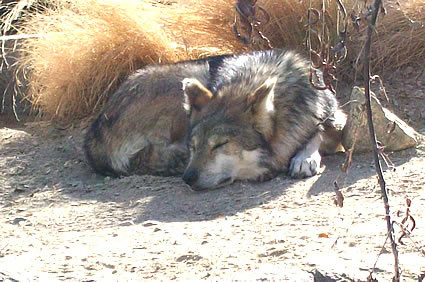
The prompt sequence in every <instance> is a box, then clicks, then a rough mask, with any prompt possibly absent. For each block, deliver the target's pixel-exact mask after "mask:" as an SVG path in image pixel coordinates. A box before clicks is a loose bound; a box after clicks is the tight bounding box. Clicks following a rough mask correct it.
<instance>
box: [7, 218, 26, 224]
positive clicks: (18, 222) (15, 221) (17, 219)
mask: <svg viewBox="0 0 425 282" xmlns="http://www.w3.org/2000/svg"><path fill="white" fill-rule="evenodd" d="M25 221H27V219H26V218H23V217H17V218H15V219H14V220H12V222H11V223H12V224H13V225H19V224H20V223H21V222H25Z"/></svg>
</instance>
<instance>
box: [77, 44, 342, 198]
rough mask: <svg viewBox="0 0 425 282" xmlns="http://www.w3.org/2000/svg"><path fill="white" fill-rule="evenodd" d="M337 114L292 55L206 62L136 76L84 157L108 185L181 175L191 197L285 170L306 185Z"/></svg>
mask: <svg viewBox="0 0 425 282" xmlns="http://www.w3.org/2000/svg"><path fill="white" fill-rule="evenodd" d="M182 85H183V88H184V92H183V90H182ZM335 113H338V109H337V102H336V100H335V98H334V96H333V95H332V93H330V92H329V91H320V90H316V89H314V88H313V87H312V86H311V84H310V82H309V67H308V64H307V63H306V62H305V60H304V59H302V58H301V57H299V56H298V55H296V54H294V53H292V52H286V51H283V50H270V51H262V52H254V53H248V54H242V55H230V56H219V57H211V58H207V59H204V60H197V61H188V62H181V63H177V64H172V65H162V66H149V67H146V68H144V69H142V70H139V71H138V72H137V73H136V74H134V75H132V76H131V77H130V78H129V79H128V80H127V81H126V82H124V83H123V85H122V86H121V87H120V89H119V90H118V91H117V92H116V93H115V94H114V95H113V96H112V97H111V99H110V101H108V103H107V106H106V107H105V109H104V111H103V112H102V113H101V114H100V115H99V117H98V118H97V119H96V120H95V122H94V123H93V125H92V126H91V128H90V129H89V131H88V133H87V136H86V139H85V146H84V148H85V151H86V155H87V158H88V160H89V163H90V164H91V165H92V167H93V168H94V169H95V170H96V171H97V172H99V173H102V174H106V175H113V176H119V175H129V174H133V173H136V174H156V175H174V174H181V173H183V171H184V170H185V168H186V166H187V168H186V170H185V173H184V175H183V179H184V180H185V181H186V183H188V184H189V185H191V186H192V188H193V189H195V190H203V189H208V188H215V187H218V186H222V185H225V184H228V183H231V182H233V181H235V180H256V181H264V180H266V179H270V178H272V177H274V176H275V175H276V174H277V173H279V172H282V171H288V169H289V172H290V174H291V175H292V176H293V177H305V176H310V175H314V174H316V173H317V172H318V171H319V169H320V155H319V153H318V149H319V147H320V145H321V144H323V143H327V146H328V147H331V148H330V150H333V149H334V147H335V146H336V145H337V144H338V142H334V141H332V142H322V141H323V140H325V141H328V140H327V135H333V139H335V137H338V134H339V132H340V131H341V129H342V128H338V126H337V125H338V122H340V124H341V125H343V123H344V122H345V120H344V116H343V115H342V116H341V117H342V118H341V119H339V120H337V119H336V118H335ZM187 114H188V115H187ZM328 132H329V133H331V134H327V133H328ZM336 139H338V138H336ZM188 143H189V144H190V148H191V149H190V152H191V153H190V159H189V161H188V156H189V150H188V146H187V144H188ZM328 150H329V149H328ZM291 159H292V162H291ZM188 162H189V164H188Z"/></svg>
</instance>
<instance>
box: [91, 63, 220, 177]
mask: <svg viewBox="0 0 425 282" xmlns="http://www.w3.org/2000/svg"><path fill="white" fill-rule="evenodd" d="M226 56H228V55H220V56H213V57H209V58H206V59H199V60H193V61H183V62H179V63H175V64H163V65H148V66H146V67H144V68H142V69H139V70H137V71H136V72H135V73H134V74H132V75H130V76H129V77H128V78H127V79H126V80H125V81H124V82H123V83H122V84H121V85H120V87H119V88H118V90H117V91H116V92H115V93H114V94H113V95H112V96H111V98H110V99H109V100H108V101H107V103H106V105H105V107H104V109H103V110H102V111H101V113H100V114H99V115H98V117H97V118H96V119H95V121H94V122H93V123H92V124H91V126H90V127H89V129H88V131H87V133H86V136H85V140H84V151H85V155H86V158H87V160H88V163H89V164H90V165H91V167H92V168H93V169H94V171H95V172H97V173H99V174H102V175H106V176H113V177H118V176H127V175H131V174H141V175H143V174H151V175H160V176H172V175H178V174H179V175H181V174H183V172H184V169H185V168H186V165H187V159H188V147H187V132H188V129H189V117H188V115H187V114H186V112H185V111H184V108H183V102H184V93H183V89H182V81H183V79H185V78H187V77H192V78H195V79H197V81H199V82H200V83H202V84H204V85H208V83H209V80H210V76H211V75H213V74H214V72H215V69H217V67H218V65H219V64H220V63H221V61H222V60H223V59H224V58H225V57H226Z"/></svg>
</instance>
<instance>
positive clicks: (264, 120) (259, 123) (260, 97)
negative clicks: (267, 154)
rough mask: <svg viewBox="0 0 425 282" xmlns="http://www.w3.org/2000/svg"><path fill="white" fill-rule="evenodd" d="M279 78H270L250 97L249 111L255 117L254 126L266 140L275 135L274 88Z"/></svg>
mask: <svg viewBox="0 0 425 282" xmlns="http://www.w3.org/2000/svg"><path fill="white" fill-rule="evenodd" d="M276 81H277V78H276V77H274V78H269V79H267V80H266V82H264V83H263V84H262V85H261V86H260V87H258V88H257V89H256V90H255V91H254V92H253V93H251V94H250V95H249V96H248V99H247V106H248V110H250V111H251V113H252V115H253V120H252V122H253V125H254V127H255V128H256V129H257V130H258V131H259V132H261V133H262V134H263V135H264V137H265V138H266V140H269V139H270V138H271V137H272V135H273V127H274V119H273V115H274V88H275V86H276Z"/></svg>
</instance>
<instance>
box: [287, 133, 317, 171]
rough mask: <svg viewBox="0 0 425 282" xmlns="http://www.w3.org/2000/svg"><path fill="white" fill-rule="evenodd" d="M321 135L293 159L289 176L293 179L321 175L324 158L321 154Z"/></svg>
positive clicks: (313, 139)
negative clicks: (321, 164) (321, 163)
mask: <svg viewBox="0 0 425 282" xmlns="http://www.w3.org/2000/svg"><path fill="white" fill-rule="evenodd" d="M321 142H322V137H321V134H320V133H318V134H316V136H315V137H313V138H312V139H311V140H310V141H309V143H308V144H307V145H306V146H305V147H304V149H302V150H301V151H299V152H298V153H297V154H296V155H295V156H294V157H293V158H292V159H291V164H290V166H289V174H290V175H291V177H293V178H302V177H309V176H313V175H316V174H318V173H320V171H321V169H320V162H321V159H322V157H321V156H320V154H319V147H320V143H321Z"/></svg>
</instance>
